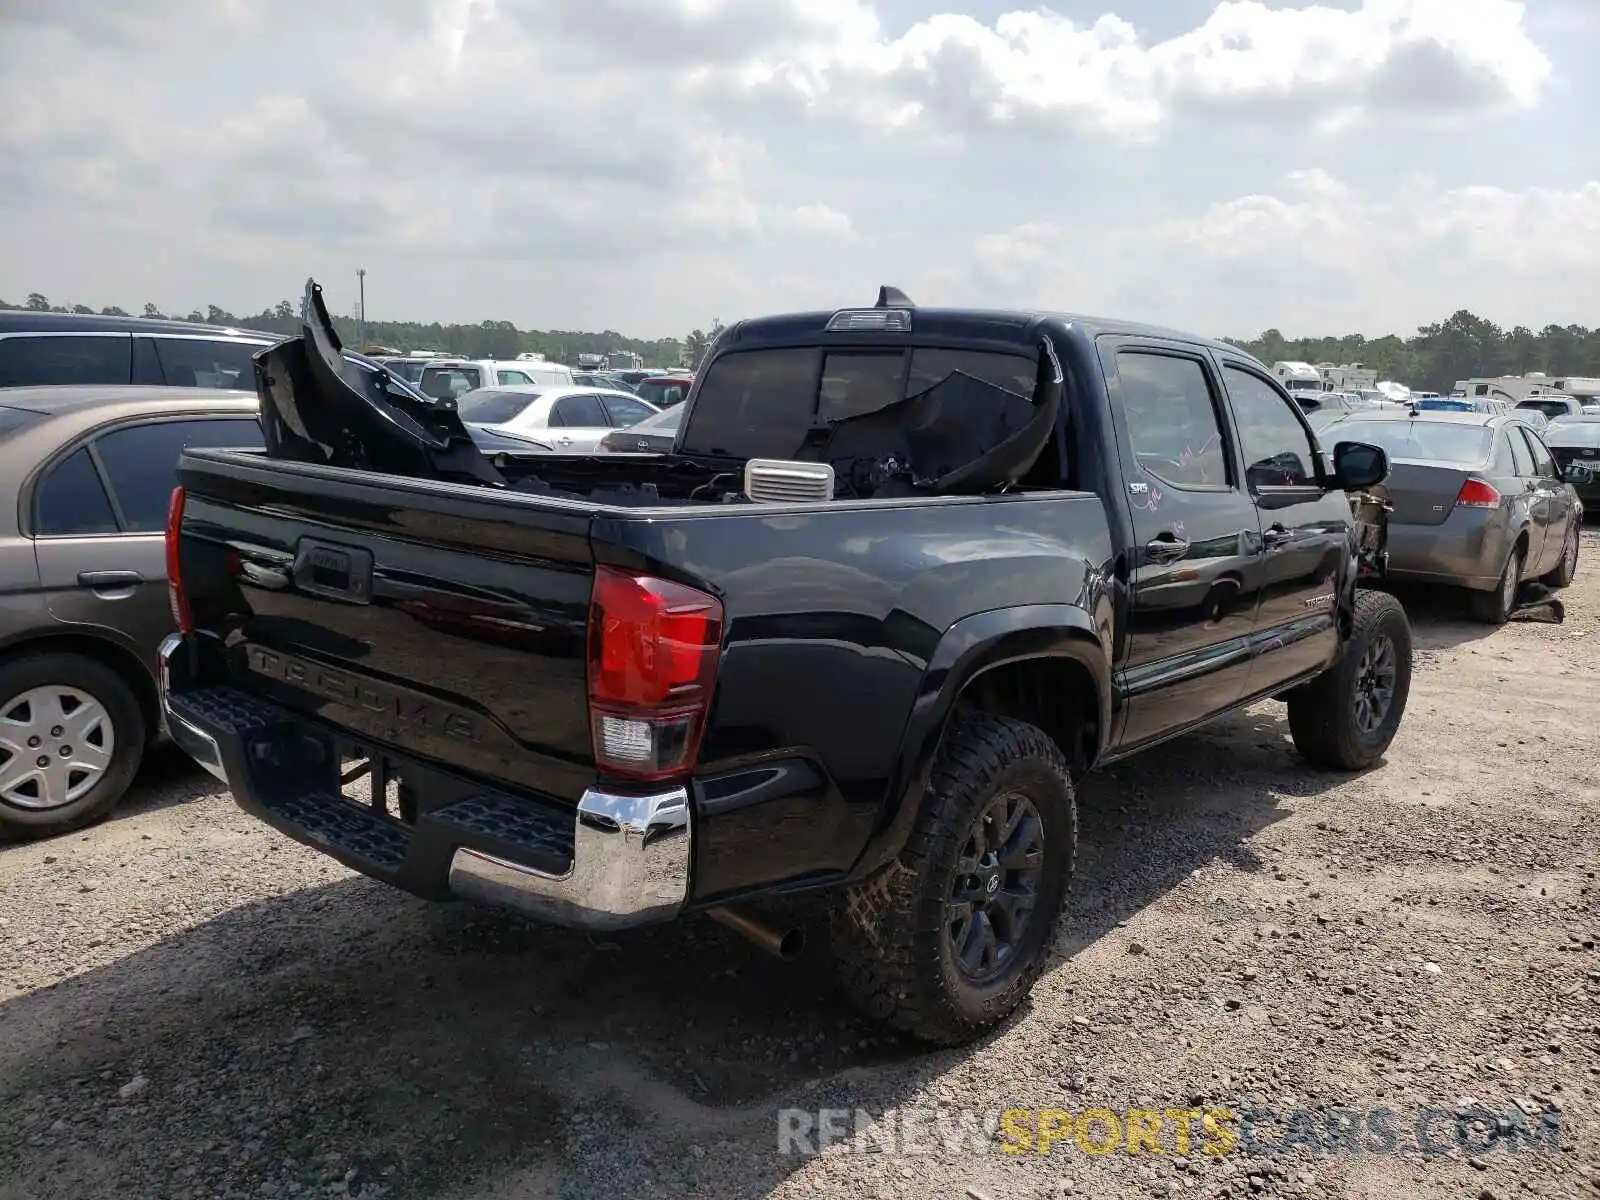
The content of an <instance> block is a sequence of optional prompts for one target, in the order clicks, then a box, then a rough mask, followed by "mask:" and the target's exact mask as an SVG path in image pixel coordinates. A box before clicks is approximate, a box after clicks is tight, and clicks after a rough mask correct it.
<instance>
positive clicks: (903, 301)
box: [873, 284, 916, 308]
mask: <svg viewBox="0 0 1600 1200" xmlns="http://www.w3.org/2000/svg"><path fill="white" fill-rule="evenodd" d="M873 307H874V308H915V307H916V305H915V304H913V303H912V302H911V297H910V296H908V295H906V294H905V293H904V292H902V291H901V290H900V289H899V288H897V287H890V286H889V285H888V284H884V285H883V286H882V287H880V288H879V289H878V303H877V304H875V305H874V306H873Z"/></svg>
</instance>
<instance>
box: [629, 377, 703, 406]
mask: <svg viewBox="0 0 1600 1200" xmlns="http://www.w3.org/2000/svg"><path fill="white" fill-rule="evenodd" d="M693 386H694V376H693V375H652V376H650V377H649V378H648V379H643V380H640V381H639V397H640V399H642V400H648V401H649V402H650V403H651V404H654V405H655V406H656V407H657V408H671V407H672V406H673V405H675V404H682V403H683V402H684V400H685V399H686V398H687V397H688V395H689V389H690V388H692V387H693Z"/></svg>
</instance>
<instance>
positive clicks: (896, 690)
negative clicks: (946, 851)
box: [595, 493, 1112, 889]
mask: <svg viewBox="0 0 1600 1200" xmlns="http://www.w3.org/2000/svg"><path fill="white" fill-rule="evenodd" d="M595 542H596V547H597V549H596V553H597V557H598V558H600V559H601V560H606V559H607V558H610V559H611V560H612V561H614V562H616V563H617V564H618V565H632V566H642V567H647V568H650V569H652V570H657V571H660V572H661V573H663V574H666V575H669V576H670V575H677V576H679V577H681V578H684V579H685V581H686V582H694V583H697V584H700V585H702V586H707V585H708V586H709V587H710V588H711V589H712V590H713V591H715V592H717V593H719V594H720V595H721V596H722V598H723V602H724V605H725V618H726V621H727V628H726V632H725V648H724V652H723V657H722V660H721V666H720V670H719V674H718V685H717V699H716V703H715V707H714V710H713V712H712V716H711V723H710V726H709V728H708V730H707V734H706V738H705V741H704V744H703V746H702V749H701V754H700V767H699V769H698V771H697V773H696V777H697V780H698V782H699V786H700V787H701V789H702V792H703V794H702V796H701V806H702V809H703V810H704V811H707V812H708V813H710V814H713V815H715V816H716V817H717V818H718V819H717V820H716V821H715V822H709V823H708V828H707V834H706V838H704V839H702V845H701V847H700V849H699V851H697V858H698V859H699V860H700V862H701V864H702V866H701V869H702V870H710V871H711V873H712V874H713V875H714V876H715V877H716V879H717V881H718V882H719V883H721V884H722V885H724V886H725V887H726V888H728V889H734V888H737V887H738V886H740V885H749V884H754V883H755V882H756V881H757V880H758V879H759V878H760V877H761V876H762V875H766V877H767V878H769V879H775V878H780V877H785V876H787V877H791V878H802V877H805V876H807V875H816V876H822V875H827V874H831V873H835V872H842V871H845V870H847V869H848V868H849V867H850V866H851V864H852V863H854V862H855V860H856V859H857V858H858V857H859V856H860V854H861V852H862V850H863V847H864V845H865V844H866V841H867V838H868V837H869V835H870V834H871V833H872V832H873V831H874V829H875V827H876V826H877V824H878V822H879V819H880V815H881V814H883V813H884V812H885V811H886V806H887V805H888V804H889V803H890V801H891V797H892V796H893V795H894V794H895V787H894V783H895V781H896V777H897V770H898V769H899V767H900V765H901V764H900V755H901V749H902V742H903V739H904V737H905V733H906V728H907V723H908V720H909V719H910V717H911V716H912V712H913V708H914V706H915V705H916V704H917V701H918V697H919V694H920V693H921V691H922V688H923V685H924V679H925V676H927V674H928V672H929V667H930V664H931V663H932V661H933V659H934V656H935V651H936V649H937V648H938V647H939V644H940V639H941V638H942V637H943V636H944V634H945V632H946V631H947V630H949V629H950V628H951V626H953V625H954V624H955V623H956V622H957V621H959V620H961V619H962V618H964V617H968V616H971V615H973V614H976V613H983V612H989V611H993V610H998V609H1008V608H1013V607H1019V606H1028V605H1046V604H1059V605H1069V606H1074V607H1077V608H1081V609H1083V610H1086V611H1087V612H1089V613H1092V614H1095V619H1096V620H1097V621H1098V623H1099V627H1100V628H1101V630H1102V634H1103V640H1104V649H1103V651H1102V652H1103V653H1104V655H1105V657H1106V658H1107V660H1109V655H1110V639H1111V622H1112V617H1111V601H1110V599H1109V593H1108V589H1107V587H1106V582H1105V581H1106V576H1107V572H1108V570H1109V565H1110V559H1111V543H1110V536H1109V534H1108V533H1107V531H1106V522H1105V515H1104V511H1103V508H1102V504H1101V501H1100V499H1099V498H1098V497H1097V496H1093V495H1089V494H1084V493H1039V494H1031V495H1029V494H1022V495H1013V496H1003V497H989V498H952V499H941V500H920V501H917V502H916V503H914V504H910V505H906V506H900V505H894V504H888V503H883V502H879V503H877V504H863V505H858V504H850V503H840V504H832V505H828V506H826V507H825V508H815V509H811V508H790V507H788V506H785V507H784V508H783V509H782V510H779V509H777V508H776V507H774V510H773V511H772V512H770V513H763V514H761V515H755V514H753V513H752V511H751V509H750V507H749V506H745V505H741V506H739V508H738V511H737V512H733V513H730V514H729V515H728V516H727V517H721V516H718V515H696V516H693V517H684V518H675V517H674V516H672V515H670V514H668V515H662V516H659V517H652V519H651V520H650V521H648V522H643V521H639V520H637V519H620V520H617V519H608V518H606V517H601V518H600V519H598V520H597V522H596V528H595ZM762 766H765V767H767V768H770V775H764V774H763V772H761V771H759V770H757V771H752V770H751V768H753V767H762ZM723 779H728V780H734V779H737V780H738V784H737V787H733V786H731V785H730V786H729V787H726V788H725V787H724V786H723V785H722V782H721V781H722V780H723ZM752 780H754V781H756V782H755V784H754V785H752V783H751V781H752ZM796 781H799V782H800V783H801V784H802V786H800V787H799V788H798V789H793V788H792V786H791V785H793V784H794V783H795V782H796ZM765 783H770V784H771V786H772V788H773V789H775V790H780V791H784V792H785V799H784V800H782V801H781V802H778V803H769V802H768V799H767V797H766V796H764V795H763V794H762V793H763V790H764V784H765ZM742 814H748V819H745V818H744V816H743V815H742Z"/></svg>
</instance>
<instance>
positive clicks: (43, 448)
mask: <svg viewBox="0 0 1600 1200" xmlns="http://www.w3.org/2000/svg"><path fill="white" fill-rule="evenodd" d="M261 445H262V437H261V430H260V427H259V425H258V424H257V422H256V397H255V394H254V393H253V392H252V393H245V394H241V393H239V392H237V391H217V390H209V389H203V388H181V387H170V386H167V387H133V386H130V385H128V384H123V385H121V386H119V387H62V386H53V387H36V388H12V389H9V390H7V391H5V392H0V835H5V836H9V837H43V836H46V835H49V834H55V833H61V832H64V831H66V830H69V829H75V828H77V827H79V826H81V825H84V824H87V823H88V822H90V821H93V820H95V819H97V818H99V817H101V816H103V815H104V814H105V813H107V812H109V811H110V810H111V808H112V807H113V806H114V805H115V804H116V803H117V801H118V800H119V799H120V798H121V797H122V794H123V792H124V791H126V790H127V787H128V784H129V783H130V782H131V781H132V780H133V777H134V774H135V773H136V772H137V771H138V769H139V763H140V761H141V760H142V759H143V757H144V752H145V748H146V747H147V746H148V745H149V744H150V742H151V741H153V740H154V739H155V738H156V737H157V736H158V735H159V733H160V731H161V715H160V707H159V705H158V703H157V698H156V648H157V646H158V645H159V644H160V642H161V639H162V638H163V637H164V636H166V635H167V634H168V633H170V632H172V629H173V627H174V626H173V619H172V612H171V609H170V607H169V606H168V601H167V581H166V575H167V571H166V561H167V560H166V549H165V542H164V534H165V531H166V526H167V503H168V501H169V500H170V499H171V496H172V488H173V485H174V484H175V483H176V482H177V462H178V453H179V451H180V450H182V449H183V448H184V447H186V446H254V447H259V446H261Z"/></svg>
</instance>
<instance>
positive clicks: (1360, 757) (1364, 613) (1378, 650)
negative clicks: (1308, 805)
mask: <svg viewBox="0 0 1600 1200" xmlns="http://www.w3.org/2000/svg"><path fill="white" fill-rule="evenodd" d="M1410 695H1411V623H1410V622H1409V621H1408V620H1407V619H1406V610H1405V609H1404V608H1403V607H1401V605H1400V601H1398V600H1396V599H1395V598H1394V597H1393V596H1391V595H1389V594H1387V593H1386V592H1368V591H1360V592H1357V593H1356V611H1355V618H1354V620H1353V621H1352V623H1351V629H1350V639H1349V641H1347V642H1346V643H1345V647H1344V652H1343V653H1342V654H1341V655H1340V658H1339V661H1338V662H1337V663H1335V664H1334V665H1333V666H1332V667H1329V668H1328V669H1327V670H1326V671H1324V672H1323V673H1322V674H1321V675H1319V676H1317V677H1316V678H1315V679H1313V680H1312V681H1311V682H1310V683H1307V684H1304V685H1302V686H1301V687H1297V688H1295V689H1294V690H1293V691H1292V692H1290V693H1289V696H1288V701H1289V732H1290V734H1291V735H1292V736H1293V737H1294V745H1295V749H1297V750H1299V751H1300V753H1301V754H1303V755H1304V756H1305V757H1306V758H1308V759H1309V760H1311V761H1312V762H1314V763H1316V764H1317V765H1318V766H1324V767H1334V768H1337V769H1339V770H1345V771H1359V770H1362V769H1364V768H1366V767H1370V766H1372V765H1373V764H1374V763H1375V762H1377V761H1378V760H1379V759H1380V758H1382V757H1383V755H1384V752H1385V751H1386V750H1388V749H1389V743H1391V742H1392V741H1394V735H1395V734H1396V733H1398V732H1399V730H1400V719H1401V718H1402V717H1403V716H1404V715H1405V711H1406V700H1407V698H1408V697H1409V696H1410Z"/></svg>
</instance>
